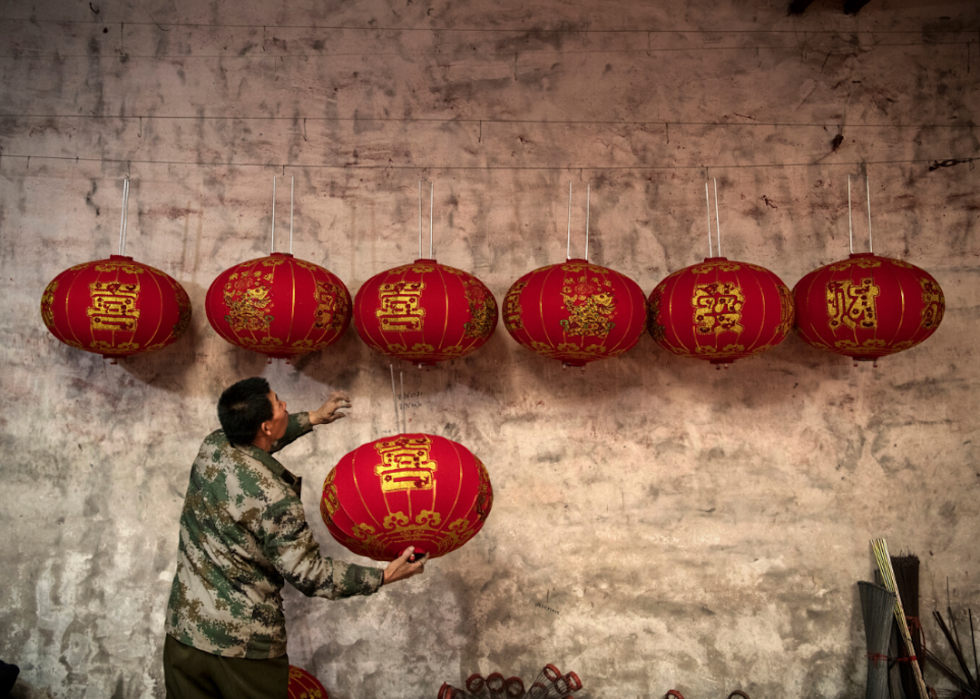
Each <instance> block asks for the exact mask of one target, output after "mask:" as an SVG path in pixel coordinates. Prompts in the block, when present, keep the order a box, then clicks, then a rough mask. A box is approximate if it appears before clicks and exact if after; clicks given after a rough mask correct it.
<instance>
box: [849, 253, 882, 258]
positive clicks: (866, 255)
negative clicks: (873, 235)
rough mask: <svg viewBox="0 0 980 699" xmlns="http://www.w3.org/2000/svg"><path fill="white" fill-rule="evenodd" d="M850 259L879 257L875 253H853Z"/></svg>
mask: <svg viewBox="0 0 980 699" xmlns="http://www.w3.org/2000/svg"><path fill="white" fill-rule="evenodd" d="M849 257H878V255H875V254H874V253H873V252H852V253H851V254H850V255H849Z"/></svg>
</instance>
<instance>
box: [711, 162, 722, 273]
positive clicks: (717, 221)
mask: <svg viewBox="0 0 980 699" xmlns="http://www.w3.org/2000/svg"><path fill="white" fill-rule="evenodd" d="M712 179H713V180H714V182H715V233H716V234H717V236H718V257H721V219H720V218H719V217H718V180H716V179H715V178H712Z"/></svg>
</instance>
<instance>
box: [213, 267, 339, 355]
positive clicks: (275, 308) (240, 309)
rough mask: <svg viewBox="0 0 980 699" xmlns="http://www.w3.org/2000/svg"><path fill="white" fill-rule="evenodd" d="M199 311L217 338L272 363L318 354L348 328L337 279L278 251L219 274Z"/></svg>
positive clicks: (318, 268)
mask: <svg viewBox="0 0 980 699" xmlns="http://www.w3.org/2000/svg"><path fill="white" fill-rule="evenodd" d="M205 307H206V310H207V314H208V321H209V322H210V323H211V327H213V328H214V330H215V332H217V333H218V334H219V335H221V337H222V338H224V339H225V340H227V341H228V342H230V343H231V344H233V345H238V346H239V347H243V348H245V349H248V350H252V351H254V352H262V353H264V354H267V355H268V356H270V357H273V358H277V359H286V358H289V357H294V356H298V355H303V354H309V353H310V352H316V351H317V350H321V349H323V348H324V347H326V346H327V345H330V344H332V343H333V342H336V341H337V339H339V338H340V336H341V335H343V334H344V331H345V330H346V329H347V326H348V325H349V324H350V293H348V291H347V287H346V286H344V283H343V282H342V281H341V280H340V278H339V277H337V276H335V275H334V274H331V273H330V272H328V271H327V270H325V269H324V268H323V267H320V266H319V265H315V264H313V263H312V262H306V261H304V260H297V259H296V258H294V257H293V256H292V255H290V254H288V253H282V252H274V253H272V254H271V255H269V256H268V257H260V258H258V259H255V260H249V261H248V262H242V263H241V264H237V265H235V266H234V267H231V268H230V269H227V270H225V271H224V272H222V273H221V274H219V275H218V278H217V279H215V280H214V281H213V282H212V283H211V288H209V289H208V295H207V300H206V303H205Z"/></svg>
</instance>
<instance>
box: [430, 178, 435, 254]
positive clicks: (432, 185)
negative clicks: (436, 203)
mask: <svg viewBox="0 0 980 699" xmlns="http://www.w3.org/2000/svg"><path fill="white" fill-rule="evenodd" d="M435 187H436V185H435V183H434V182H430V183H429V259H430V260H431V259H432V195H433V192H435Z"/></svg>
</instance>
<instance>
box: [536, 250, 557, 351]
mask: <svg viewBox="0 0 980 699" xmlns="http://www.w3.org/2000/svg"><path fill="white" fill-rule="evenodd" d="M554 269H555V268H554V267H552V268H551V269H549V270H548V271H547V272H545V273H544V279H543V280H542V281H541V283H540V284H539V285H538V317H539V318H541V320H542V323H541V331H542V332H543V333H544V338H545V340H547V342H548V344H552V345H553V343H552V342H551V338H550V337H548V324H547V323H545V322H544V319H545V315H544V287H545V285H546V284H547V283H548V277H549V276H550V275H551V273H552V272H553V271H554Z"/></svg>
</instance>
